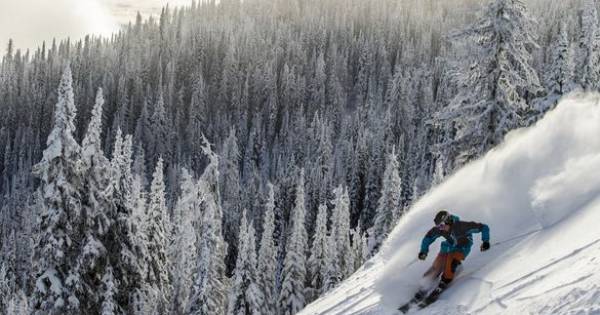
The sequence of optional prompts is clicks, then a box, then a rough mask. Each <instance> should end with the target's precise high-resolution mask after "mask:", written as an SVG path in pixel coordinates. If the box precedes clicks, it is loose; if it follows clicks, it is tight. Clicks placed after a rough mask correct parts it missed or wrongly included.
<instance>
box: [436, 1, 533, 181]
mask: <svg viewBox="0 0 600 315" xmlns="http://www.w3.org/2000/svg"><path fill="white" fill-rule="evenodd" d="M533 24H534V22H533V19H532V18H531V17H530V16H529V13H528V11H527V7H526V5H525V4H524V3H523V2H522V1H521V0H493V1H492V2H491V3H489V4H488V5H487V6H486V8H485V10H484V12H483V14H482V16H481V18H479V19H478V20H477V21H476V22H475V23H474V24H472V25H471V26H469V27H468V28H466V29H465V30H464V31H462V32H459V33H458V34H455V35H454V36H453V37H454V40H457V41H459V42H460V41H462V42H463V43H465V44H467V45H468V46H469V45H470V46H471V47H472V49H471V50H470V51H473V52H474V54H473V55H472V57H471V59H469V58H467V60H468V62H469V66H468V69H466V70H464V71H463V72H461V73H459V74H458V77H457V78H456V80H458V81H459V82H460V85H461V87H460V91H459V93H458V95H457V96H456V97H455V98H454V99H453V100H452V102H451V103H450V105H449V106H448V107H446V108H444V109H443V110H442V111H441V112H440V113H438V115H437V122H436V123H437V125H439V126H442V127H444V128H448V129H449V130H448V131H447V132H448V134H449V135H450V137H449V138H447V139H444V140H443V142H442V143H441V145H440V148H439V150H440V151H441V152H442V153H440V154H439V155H441V156H445V157H446V158H447V159H449V163H445V164H446V165H448V167H449V168H450V170H452V169H455V168H457V167H459V166H461V165H463V164H464V163H466V162H468V161H470V160H472V159H473V158H475V157H477V156H479V155H480V154H481V153H483V152H486V151H487V150H488V149H490V148H492V147H494V146H495V145H497V144H498V143H500V141H502V139H503V137H504V135H505V134H506V133H507V132H508V131H509V130H511V129H513V128H515V127H519V126H522V125H523V124H524V123H525V122H526V121H527V119H528V118H529V117H531V115H532V109H531V107H530V106H529V105H528V102H529V101H530V100H531V99H532V98H533V97H535V96H537V95H538V94H540V92H541V91H542V88H541V86H540V81H539V78H538V75H537V73H536V70H535V69H534V68H533V67H532V66H531V59H532V55H531V51H532V49H534V48H536V47H538V46H537V43H536V38H535V30H534V29H533Z"/></svg>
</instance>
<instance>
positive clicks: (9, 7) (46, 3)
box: [0, 0, 191, 55]
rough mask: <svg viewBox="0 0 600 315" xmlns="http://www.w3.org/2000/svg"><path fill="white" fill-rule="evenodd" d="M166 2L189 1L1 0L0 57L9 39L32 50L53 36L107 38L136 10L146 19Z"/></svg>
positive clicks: (186, 0) (181, 2)
mask: <svg viewBox="0 0 600 315" xmlns="http://www.w3.org/2000/svg"><path fill="white" fill-rule="evenodd" d="M167 3H169V4H170V5H171V6H174V5H184V4H185V5H187V4H189V3H191V0H0V55H3V54H4V52H5V50H6V46H7V43H8V39H9V38H12V39H13V40H14V41H15V46H17V47H18V48H35V47H38V46H39V45H41V43H42V41H44V40H46V41H51V40H52V38H53V37H56V38H57V39H63V38H66V37H71V38H76V39H79V38H82V37H83V36H85V34H90V33H93V34H103V35H109V34H110V33H112V32H114V31H115V30H117V29H118V28H119V26H120V25H122V24H126V23H127V22H128V21H129V20H131V19H133V18H135V14H136V12H137V11H140V12H141V13H142V14H143V15H144V16H148V15H149V14H155V13H158V12H160V8H161V7H162V6H164V5H166V4H167Z"/></svg>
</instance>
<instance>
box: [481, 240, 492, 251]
mask: <svg viewBox="0 0 600 315" xmlns="http://www.w3.org/2000/svg"><path fill="white" fill-rule="evenodd" d="M488 249H490V242H483V243H481V251H482V252H485V251H486V250H488Z"/></svg>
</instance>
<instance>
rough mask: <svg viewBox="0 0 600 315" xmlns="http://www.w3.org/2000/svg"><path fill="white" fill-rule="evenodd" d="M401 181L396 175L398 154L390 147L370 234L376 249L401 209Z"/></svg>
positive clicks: (385, 236)
mask: <svg viewBox="0 0 600 315" xmlns="http://www.w3.org/2000/svg"><path fill="white" fill-rule="evenodd" d="M401 184H402V183H401V181H400V176H399V175H398V156H397V155H396V151H395V149H392V152H390V153H389V154H388V156H387V161H386V166H385V172H384V174H383V181H382V188H381V198H379V202H378V203H377V210H376V214H375V224H374V225H373V228H372V231H371V233H369V234H371V236H372V237H373V245H372V248H373V249H374V250H378V249H379V246H380V245H381V243H383V241H384V240H385V239H386V238H387V236H388V233H389V232H390V231H391V230H392V229H393V228H394V226H395V225H396V222H397V220H398V218H399V217H400V210H401V208H400V207H401V204H400V202H401V194H402V188H401Z"/></svg>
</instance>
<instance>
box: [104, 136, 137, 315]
mask: <svg viewBox="0 0 600 315" xmlns="http://www.w3.org/2000/svg"><path fill="white" fill-rule="evenodd" d="M113 147H114V149H113V153H112V160H111V166H112V176H111V182H112V187H113V188H112V189H113V196H114V204H115V214H114V220H115V222H114V224H113V226H112V228H111V229H110V231H109V233H108V240H107V242H106V246H107V247H108V248H111V251H113V252H114V253H115V254H114V255H110V260H111V266H112V268H113V271H114V272H113V276H114V278H115V280H114V282H115V283H116V284H117V285H118V287H119V290H117V292H116V294H115V296H114V299H115V301H116V303H117V305H118V306H119V307H120V308H121V309H122V310H123V311H124V312H125V313H129V314H133V313H135V307H134V301H135V300H136V296H139V295H140V294H141V290H142V287H143V286H144V282H145V276H146V271H145V261H144V260H145V258H144V257H145V254H144V253H145V252H146V250H145V248H146V243H145V241H144V235H143V231H142V223H143V220H142V218H141V217H140V216H139V214H140V213H143V211H144V210H145V203H144V202H143V197H142V195H141V193H142V192H141V189H142V188H141V183H140V178H139V176H137V175H134V174H133V173H132V171H131V165H132V136H131V135H127V136H126V137H125V139H123V137H122V132H121V130H120V129H117V134H116V137H115V141H114V143H113ZM117 253H118V254H117Z"/></svg>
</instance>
